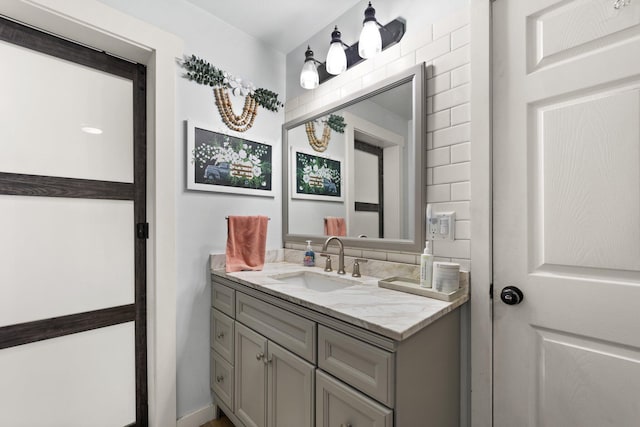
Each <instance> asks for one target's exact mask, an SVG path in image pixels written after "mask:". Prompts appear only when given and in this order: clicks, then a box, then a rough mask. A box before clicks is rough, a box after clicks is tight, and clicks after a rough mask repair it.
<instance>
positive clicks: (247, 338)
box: [235, 323, 267, 427]
mask: <svg viewBox="0 0 640 427" xmlns="http://www.w3.org/2000/svg"><path fill="white" fill-rule="evenodd" d="M235 326H236V328H235V329H236V330H235V347H236V349H235V353H236V354H235V356H236V357H235V359H236V363H235V377H236V381H235V389H236V390H235V397H236V398H235V404H236V416H237V417H238V418H239V419H240V420H241V421H242V422H243V423H244V425H245V426H246V427H266V425H267V399H266V392H267V369H266V367H267V365H266V362H265V361H266V360H267V359H266V357H267V339H266V338H264V337H263V336H261V335H259V334H257V333H255V332H253V331H252V330H251V329H249V328H247V327H246V326H244V325H241V324H240V323H236V325H235Z"/></svg>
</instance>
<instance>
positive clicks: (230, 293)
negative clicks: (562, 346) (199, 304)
mask: <svg viewBox="0 0 640 427" xmlns="http://www.w3.org/2000/svg"><path fill="white" fill-rule="evenodd" d="M235 298H236V291H234V290H233V289H231V288H230V287H228V286H224V285H221V284H220V283H216V282H213V286H212V287H211V305H212V306H213V307H214V308H217V309H218V310H220V311H221V312H223V313H224V314H226V315H227V316H230V317H234V316H235V314H236V313H235V309H236V303H235Z"/></svg>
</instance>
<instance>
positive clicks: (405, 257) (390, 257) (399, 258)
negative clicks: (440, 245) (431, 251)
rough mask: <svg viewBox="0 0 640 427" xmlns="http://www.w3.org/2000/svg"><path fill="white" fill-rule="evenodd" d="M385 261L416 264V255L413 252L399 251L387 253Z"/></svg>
mask: <svg viewBox="0 0 640 427" xmlns="http://www.w3.org/2000/svg"><path fill="white" fill-rule="evenodd" d="M387 261H390V262H402V263H404V264H417V256H416V255H415V254H404V253H400V252H389V253H387Z"/></svg>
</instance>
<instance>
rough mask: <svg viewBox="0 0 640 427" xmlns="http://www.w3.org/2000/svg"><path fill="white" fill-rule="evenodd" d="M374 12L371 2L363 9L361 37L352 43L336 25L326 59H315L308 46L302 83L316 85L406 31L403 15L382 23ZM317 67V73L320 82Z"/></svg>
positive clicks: (372, 54) (371, 53)
mask: <svg viewBox="0 0 640 427" xmlns="http://www.w3.org/2000/svg"><path fill="white" fill-rule="evenodd" d="M375 14H376V11H375V9H374V8H373V7H372V6H371V2H369V6H368V7H367V9H366V10H365V12H364V22H363V27H362V32H361V34H360V41H359V42H356V43H354V44H353V45H351V46H349V45H347V44H345V43H344V42H343V41H342V38H341V36H342V35H341V34H340V31H338V26H337V25H336V26H335V29H334V30H333V32H332V33H331V45H330V46H329V52H328V53H327V62H325V63H320V62H319V61H316V60H315V59H314V58H313V51H312V50H311V49H310V48H309V46H307V51H306V52H305V60H304V65H303V67H302V71H301V72H300V86H302V87H303V88H304V89H315V88H317V87H318V85H320V84H322V83H323V82H325V81H327V80H329V79H330V78H332V77H333V76H337V75H338V74H340V73H343V72H344V71H346V70H348V69H349V68H351V67H352V66H354V65H356V64H358V63H359V62H360V61H363V60H365V59H367V58H371V57H372V56H374V55H376V54H377V53H379V52H382V51H383V50H385V49H386V48H388V47H390V46H393V45H394V44H396V43H398V42H399V41H400V40H402V36H404V31H405V21H404V20H403V19H401V18H396V19H394V20H393V21H391V22H389V23H388V24H387V25H380V23H378V21H377V20H376V17H375ZM361 45H362V47H361ZM345 47H346V49H345ZM316 65H317V67H316ZM314 71H315V73H317V75H318V81H317V83H316V80H315V77H314Z"/></svg>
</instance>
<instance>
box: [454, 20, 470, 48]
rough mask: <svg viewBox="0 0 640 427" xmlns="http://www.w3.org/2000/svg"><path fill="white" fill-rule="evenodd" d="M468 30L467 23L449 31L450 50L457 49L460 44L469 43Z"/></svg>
mask: <svg viewBox="0 0 640 427" xmlns="http://www.w3.org/2000/svg"><path fill="white" fill-rule="evenodd" d="M469 38H470V31H469V25H465V26H464V27H462V28H460V29H458V30H455V31H454V32H452V33H451V50H454V49H457V48H459V47H461V46H464V45H466V44H469Z"/></svg>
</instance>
